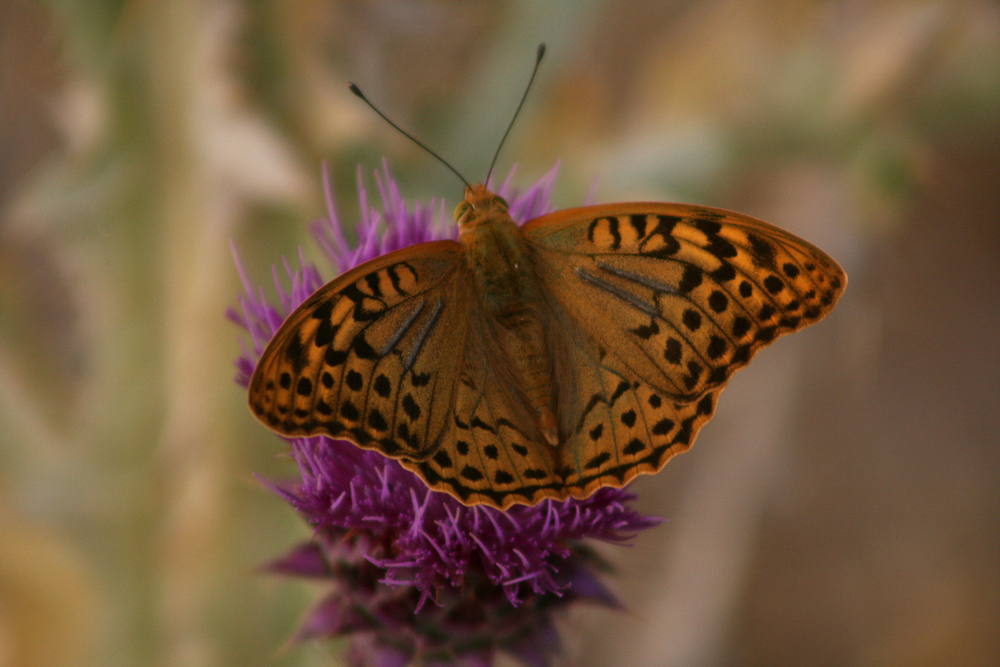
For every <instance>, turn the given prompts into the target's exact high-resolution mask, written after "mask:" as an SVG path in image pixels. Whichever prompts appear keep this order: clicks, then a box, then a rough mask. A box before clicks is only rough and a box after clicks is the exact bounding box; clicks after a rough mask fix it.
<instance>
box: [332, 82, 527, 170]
mask: <svg viewBox="0 0 1000 667" xmlns="http://www.w3.org/2000/svg"><path fill="white" fill-rule="evenodd" d="M347 88H348V89H349V90H350V91H351V92H352V93H354V94H355V95H357V96H358V97H360V98H361V99H362V100H363V101H364V103H365V104H367V105H368V106H370V107H371V108H372V111H374V112H375V113H377V114H378V115H379V116H382V120H384V121H385V122H387V123H389V125H392V126H393V127H394V128H396V130H397V131H399V133H400V134H402V135H403V136H404V137H406V138H407V139H409V140H410V141H412V142H413V143H415V144H416V145H418V146H420V147H421V148H423V149H424V150H425V151H427V152H428V153H430V154H431V155H433V156H434V157H436V158H437V159H438V160H439V161H440V162H441V164H443V165H444V166H446V167H448V169H451V172H452V173H453V174H455V175H456V176H458V178H459V179H460V180H461V181H462V182H463V183H465V187H467V188H471V187H472V186H471V185H469V182H468V181H467V180H465V177H464V176H462V175H461V174H460V173H458V170H457V169H455V168H454V167H453V166H451V165H450V164H448V162H447V160H445V159H444V158H443V157H441V156H440V155H438V154H437V153H435V152H434V151H432V150H431V149H429V148H427V146H425V145H424V143H423V142H422V141H420V140H419V139H417V138H416V137H414V136H413V135H412V134H410V133H409V132H407V131H406V130H404V129H403V128H401V127H400V126H399V125H396V124H395V123H393V122H392V121H391V120H389V117H388V116H386V115H385V114H384V113H382V112H381V111H379V109H378V107H377V106H375V105H374V104H372V103H371V100H369V99H368V98H367V97H365V94H364V93H362V92H361V89H360V88H358V87H357V86H356V85H355V84H353V83H348V84H347ZM518 108H520V107H518Z"/></svg>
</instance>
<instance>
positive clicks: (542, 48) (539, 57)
mask: <svg viewBox="0 0 1000 667" xmlns="http://www.w3.org/2000/svg"><path fill="white" fill-rule="evenodd" d="M544 55H545V43H544V42H543V43H541V44H539V45H538V53H537V54H536V55H535V69H533V70H531V78H530V79H528V85H527V86H525V87H524V94H523V95H521V102H520V104H518V105H517V111H515V112H514V117H513V118H511V119H510V125H508V126H507V131H506V132H504V133H503V139H501V140H500V145H499V146H497V152H496V153H494V154H493V162H490V170H489V171H488V172H486V180H485V181H483V182H484V183H489V182H490V176H492V175H493V167H494V166H496V163H497V158H498V157H500V149H501V148H503V142H505V141H507V135H508V134H510V129H511V128H512V127H514V121H515V120H517V115H518V114H519V113H521V107H523V106H524V101H525V100H526V99H528V91H529V90H531V84H532V83H534V82H535V75H536V74H538V66H539V65H541V64H542V57H543V56H544Z"/></svg>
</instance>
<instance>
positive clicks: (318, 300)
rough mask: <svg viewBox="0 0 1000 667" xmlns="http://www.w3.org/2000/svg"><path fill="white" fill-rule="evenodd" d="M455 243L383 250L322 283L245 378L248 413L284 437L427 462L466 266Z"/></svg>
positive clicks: (459, 318)
mask: <svg viewBox="0 0 1000 667" xmlns="http://www.w3.org/2000/svg"><path fill="white" fill-rule="evenodd" d="M462 252H463V251H462V246H461V245H460V244H458V243H456V242H455V241H435V242H431V243H423V244H418V245H414V246H410V247H408V248H404V249H402V250H398V251H396V252H392V253H389V254H387V255H383V256H382V257H379V258H377V259H374V260H372V261H370V262H366V263H365V264H362V265H361V266H359V267H356V268H355V269H352V270H351V271H348V272H346V273H344V274H343V275H341V276H339V277H338V278H336V279H334V280H333V281H331V282H330V283H328V284H326V285H325V286H323V287H322V288H321V289H319V290H318V291H317V292H316V293H315V294H313V295H312V296H311V297H309V299H307V300H306V301H305V302H303V303H302V305H300V306H299V307H298V309H296V310H295V312H293V313H292V314H291V315H290V316H289V317H288V319H287V320H286V321H285V323H284V324H283V325H282V327H281V329H280V330H279V331H278V333H277V334H276V335H275V336H274V338H273V339H272V340H271V342H270V344H269V345H268V346H267V349H266V350H265V351H264V354H263V355H262V356H261V359H260V362H259V363H258V364H257V368H256V370H255V372H254V375H253V378H252V379H251V381H250V392H249V401H250V409H251V411H252V412H253V413H254V414H255V415H256V416H257V417H258V419H260V420H261V421H262V422H263V423H264V424H265V425H267V426H269V427H270V428H271V429H273V430H275V431H277V432H278V433H281V434H282V435H286V436H311V435H317V434H320V433H326V434H328V435H331V436H335V437H343V438H347V439H350V440H352V441H353V442H355V443H357V444H358V445H361V446H363V447H366V448H369V449H378V450H379V451H381V452H383V453H384V454H387V455H389V456H394V457H404V456H405V457H410V458H423V457H425V456H427V455H428V454H429V453H430V452H431V451H433V449H434V448H435V447H436V446H437V441H438V439H439V437H440V435H441V433H442V432H444V431H445V430H446V425H447V424H448V420H449V419H450V417H451V410H452V402H453V397H454V392H455V386H454V384H455V381H456V378H457V373H456V372H455V368H454V364H448V363H442V362H443V361H444V360H445V359H446V355H445V351H446V350H449V349H451V350H454V349H463V348H464V346H465V338H466V332H467V322H468V317H467V313H466V312H464V308H465V305H466V300H467V297H468V294H467V288H466V287H465V283H467V281H462V280H460V279H459V278H461V277H463V276H464V275H465V273H466V272H467V269H466V267H465V264H464V262H463V261H462V257H463V255H462Z"/></svg>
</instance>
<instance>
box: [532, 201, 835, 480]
mask: <svg viewBox="0 0 1000 667" xmlns="http://www.w3.org/2000/svg"><path fill="white" fill-rule="evenodd" d="M522 229H523V232H524V235H525V237H526V238H527V240H528V242H529V244H530V245H531V247H532V250H533V254H534V257H535V269H536V272H537V275H538V278H539V282H540V284H541V286H542V289H543V291H544V292H545V294H546V298H547V300H548V307H549V310H550V312H551V314H552V317H553V322H554V326H553V328H554V329H557V330H559V331H563V332H566V333H565V334H564V335H565V336H566V338H567V340H566V343H567V344H566V351H565V353H564V354H565V355H567V356H566V358H565V359H564V360H563V361H561V362H560V361H559V359H558V358H557V375H558V376H559V377H558V378H557V385H558V387H559V389H560V392H561V393H560V395H559V406H560V407H559V411H560V417H561V424H560V429H561V433H560V437H561V440H562V442H563V445H562V449H563V450H564V451H563V453H562V457H563V459H562V461H561V462H560V463H559V464H558V465H561V466H562V467H563V472H564V473H565V474H564V478H565V481H566V485H567V488H568V489H569V491H570V492H571V493H572V494H573V495H587V494H589V493H590V492H591V491H592V490H594V489H596V488H598V487H600V486H604V485H609V484H610V485H613V486H622V485H623V484H625V483H627V482H628V480H630V479H632V478H633V477H635V476H636V475H637V474H641V473H647V472H656V471H657V470H659V469H660V468H662V466H663V465H664V464H665V463H666V461H667V460H668V459H669V458H670V456H672V455H673V454H676V453H678V452H680V451H684V450H685V449H687V448H688V447H690V445H691V443H692V442H693V441H694V438H695V436H696V435H697V433H698V430H699V429H700V428H701V426H702V425H703V424H704V423H705V422H707V421H708V420H709V419H710V418H711V416H712V414H713V412H714V408H715V401H716V398H717V397H718V394H719V392H720V391H721V390H722V388H723V387H724V385H725V383H726V382H727V381H728V380H729V378H730V377H731V376H732V374H733V372H735V371H736V370H738V369H740V368H742V367H744V366H746V365H747V363H749V361H750V360H751V359H752V358H753V356H754V355H755V354H756V352H757V351H758V350H760V349H761V348H762V347H764V346H765V345H768V344H769V343H771V342H772V341H773V340H775V339H776V338H777V337H779V336H781V335H784V334H786V333H791V332H793V331H796V330H798V329H801V328H802V327H804V326H807V325H809V324H812V323H814V322H817V321H819V320H820V319H822V318H823V317H824V316H825V315H826V314H827V313H829V312H830V310H831V309H832V308H833V307H834V305H835V304H836V303H837V300H838V299H839V298H840V295H841V294H842V293H843V290H844V287H845V285H846V283H847V278H846V276H845V275H844V272H843V271H842V270H841V268H840V267H839V266H838V265H837V263H836V262H834V261H833V260H832V259H831V258H830V257H829V256H827V255H826V254H825V253H823V252H822V251H821V250H819V249H817V248H815V247H814V246H812V245H810V244H809V243H807V242H805V241H803V240H802V239H799V238H798V237H796V236H794V235H792V234H789V233H788V232H785V231H783V230H781V229H778V228H777V227H774V226H772V225H769V224H767V223H765V222H762V221H760V220H756V219H754V218H750V217H748V216H744V215H741V214H738V213H731V212H729V211H722V210H719V209H711V208H704V207H697V206H687V205H680V204H661V203H638V204H618V205H607V206H592V207H584V208H577V209H568V210H564V211H559V212H556V213H553V214H550V215H547V216H543V217H541V218H537V219H535V220H532V221H529V222H528V223H527V224H526V225H525V226H524V227H523V228H522Z"/></svg>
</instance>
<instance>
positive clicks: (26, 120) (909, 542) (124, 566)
mask: <svg viewBox="0 0 1000 667" xmlns="http://www.w3.org/2000/svg"><path fill="white" fill-rule="evenodd" d="M541 41H545V42H547V43H548V45H549V56H548V58H547V60H546V62H545V64H544V66H543V68H542V73H541V75H540V77H539V80H538V82H537V84H536V87H535V90H534V92H533V94H532V97H531V99H530V100H529V101H528V103H527V106H526V109H525V112H524V114H523V115H522V117H521V120H520V121H519V124H518V127H516V128H515V130H514V132H513V134H512V137H511V141H510V142H509V144H508V145H507V147H506V149H505V151H504V153H503V154H502V155H501V159H500V165H499V169H500V172H501V173H504V172H506V171H507V169H509V167H510V166H511V165H512V164H514V163H515V162H517V163H519V164H520V170H519V174H520V177H519V182H520V183H521V184H522V185H527V184H529V183H530V182H532V180H533V179H534V178H536V177H537V176H539V175H540V174H542V173H543V172H544V171H545V170H547V169H548V168H549V167H550V166H551V165H552V164H553V163H554V162H555V161H556V160H557V159H558V160H561V161H562V171H561V176H560V178H559V180H558V181H557V187H556V201H557V203H558V204H559V205H560V206H568V205H572V204H576V203H580V202H582V200H583V198H584V196H585V195H586V192H587V191H588V188H590V187H591V186H592V184H593V183H595V182H596V186H595V188H596V189H595V193H596V198H597V199H598V200H600V201H622V200H628V199H639V198H642V199H662V200H675V201H676V200H680V201H688V202H692V203H700V204H706V205H714V206H721V207H725V208H732V209H737V210H740V211H743V212H746V213H749V214H752V215H755V216H758V217H762V218H764V219H767V220H769V221H772V222H774V223H776V224H778V225H781V226H783V227H786V228H788V229H790V230H792V231H794V232H797V233H799V234H800V235H803V236H805V237H806V238H808V239H809V240H811V241H813V242H814V243H816V244H817V245H819V246H820V247H822V248H823V249H825V250H827V251H828V252H829V253H830V254H831V255H833V256H834V257H836V258H837V259H838V260H839V261H840V262H841V263H842V264H843V265H844V267H845V268H846V270H847V272H848V274H849V276H850V279H851V282H850V285H849V287H848V290H847V294H846V296H845V297H844V299H843V301H842V302H841V305H840V306H839V307H838V309H837V310H836V311H835V312H834V313H833V315H832V316H831V317H829V318H828V319H827V320H825V321H824V322H823V323H822V324H820V325H819V326H816V327H814V328H811V329H809V330H807V331H806V332H803V333H801V334H798V335H796V336H793V337H791V338H788V339H782V340H781V341H780V342H779V343H778V344H776V345H775V346H774V347H773V348H770V349H769V350H768V351H766V352H765V353H763V354H761V355H760V357H759V358H758V360H757V361H756V362H755V363H754V364H753V365H752V366H751V367H750V368H749V369H748V370H746V371H744V372H743V373H741V374H739V375H738V376H737V377H736V378H735V379H734V380H733V381H732V383H731V385H730V388H729V389H728V390H727V391H726V392H725V398H724V399H723V400H722V401H721V405H720V408H719V412H718V415H717V417H716V419H715V420H714V421H713V422H712V424H710V425H709V426H708V427H707V428H706V429H705V430H704V432H703V434H702V436H701V438H700V439H699V442H698V445H697V446H696V447H695V448H694V450H693V451H692V452H690V453H689V454H687V455H685V456H683V457H680V458H679V459H677V460H675V461H673V462H671V464H670V465H669V466H668V467H667V469H666V470H664V471H663V472H662V473H661V474H659V475H657V476H655V477H647V478H643V479H642V480H640V481H639V482H638V483H636V484H635V485H634V487H633V488H634V489H635V490H636V491H637V492H638V493H639V494H640V501H639V504H640V506H641V508H642V509H644V510H645V511H647V512H649V513H652V514H656V515H659V516H663V517H667V518H668V521H667V522H666V523H665V524H664V525H662V526H661V527H659V528H657V529H655V530H653V531H650V532H648V533H647V534H645V535H642V536H641V537H640V538H639V539H638V540H637V543H636V546H635V547H633V548H632V549H621V548H618V547H610V548H605V549H602V551H603V552H604V553H606V554H608V557H609V558H610V559H612V560H613V562H614V563H615V564H616V565H617V567H618V574H617V575H616V576H615V577H613V578H612V579H611V586H612V587H613V588H614V589H615V590H616V592H618V593H619V595H620V596H621V598H622V600H623V602H624V603H625V604H626V606H627V607H628V610H629V611H628V612H626V613H614V612H609V611H604V610H591V609H582V610H578V612H576V613H574V614H571V615H570V616H569V617H567V618H565V619H564V620H563V624H562V628H563V631H564V636H565V643H566V653H567V657H566V664H572V665H581V666H597V665H621V664H627V665H633V666H637V667H640V666H649V667H654V666H664V667H702V666H704V667H709V666H714V665H738V666H746V667H751V666H757V665H760V666H764V665H768V666H770V665H788V666H798V665H818V666H823V665H857V666H859V667H868V666H871V667H876V666H877V667H895V666H899V667H924V666H928V667H929V666H932V665H961V666H969V665H997V664H1000V529H998V525H1000V492H998V487H1000V447H998V444H1000V443H998V440H1000V436H998V431H1000V417H998V415H1000V409H998V405H997V403H998V397H1000V351H998V348H997V340H998V336H1000V334H998V331H1000V186H998V183H1000V7H998V5H997V4H996V3H994V2H987V1H985V0H983V1H976V0H969V1H967V2H966V1H960V0H958V1H951V2H947V1H944V0H940V1H934V0H925V1H906V0H882V1H880V2H861V1H858V0H839V1H828V2H818V1H805V2H802V1H796V2H790V1H782V2H770V3H759V2H750V1H749V0H705V1H700V2H696V1H691V0H688V1H684V0H668V1H662V0H637V1H634V2H610V1H608V0H604V1H601V0H580V1H576V2H568V1H566V2H532V0H521V1H520V2H499V1H496V0H481V1H475V2H459V1H457V0H451V1H449V0H420V1H416V2H403V1H401V0H372V1H356V2H346V1H334V0H327V1H322V2H320V1H316V0H307V1H305V2H295V3H288V2H281V1H280V0H242V1H240V0H202V1H200V2H195V1H192V0H144V1H142V2H137V1H127V0H50V1H49V2H44V3H39V2H33V1H31V0H4V1H3V2H2V3H0V667H8V666H11V667H13V666H17V667H21V666H25V667H34V666H38V667H41V666H50V665H51V666H83V665H100V666H116V665H121V666H131V665H166V666H171V667H173V666H178V667H202V666H205V667H208V666H215V665H240V666H252V665H276V666H277V665H296V666H299V665H302V666H305V665H310V666H311V665H336V664H340V663H339V660H340V658H339V647H338V645H337V644H331V645H307V646H303V647H292V648H287V647H285V641H286V640H287V638H288V637H289V636H290V635H291V633H292V632H293V629H294V627H295V624H296V622H297V620H298V619H299V617H300V615H301V614H302V613H303V612H304V610H305V609H306V608H307V606H308V604H309V602H310V601H311V600H313V599H315V598H316V596H317V595H318V594H319V593H320V591H319V590H317V589H314V588H310V587H309V586H306V585H303V584H299V583H293V582H287V581H281V580H274V579H271V578H268V577H263V576H259V575H258V574H257V573H256V572H255V568H256V567H257V566H258V565H259V564H260V563H262V562H264V561H266V560H267V559H269V558H272V557H275V556H277V555H279V554H280V553H282V552H283V551H284V550H285V549H287V548H288V547H289V546H291V545H292V544H293V543H294V542H295V541H296V540H297V539H301V538H303V537H304V536H307V535H308V528H307V527H306V526H304V525H303V524H302V523H301V522H300V521H299V520H298V519H297V518H296V516H295V515H294V513H293V512H292V511H291V510H290V509H289V508H288V507H287V506H286V505H285V504H284V503H282V502H281V501H280V500H278V499H277V498H276V497H274V496H272V495H271V494H269V493H268V492H266V491H265V490H263V489H262V487H261V485H260V484H259V483H258V482H257V481H256V480H255V479H254V478H253V476H252V475H253V473H255V472H256V473H261V474H263V475H265V476H270V477H279V478H280V477H286V476H290V475H292V474H293V472H294V471H293V469H292V468H291V467H290V466H289V464H288V462H287V461H286V460H284V459H282V458H281V457H280V456H277V455H278V454H279V453H280V451H281V447H280V444H279V443H278V441H277V440H276V439H275V438H273V437H271V436H270V435H268V433H266V432H265V431H264V429H262V428H260V427H259V426H258V425H257V424H256V422H254V421H253V420H252V419H251V418H250V415H249V413H248V412H247V410H246V409H245V406H244V396H243V394H242V392H241V391H240V390H239V389H238V388H237V387H235V385H233V384H232V383H231V375H232V367H231V361H232V359H233V358H234V357H235V355H236V353H237V345H236V334H237V332H236V331H235V328H234V327H232V326H230V325H229V324H228V323H227V322H226V321H225V320H224V319H223V310H224V308H225V307H226V306H227V305H229V304H232V303H234V299H235V295H236V293H237V290H238V280H237V275H236V272H235V270H234V267H233V262H232V258H231V254H230V247H229V244H230V241H231V240H232V241H234V242H235V244H236V246H237V248H238V249H239V251H240V253H241V255H242V257H243V258H244V259H245V261H246V264H247V267H248V270H249V272H250V274H251V275H252V276H253V278H254V279H255V280H256V281H257V282H259V283H264V282H265V281H267V280H268V277H269V275H270V265H271V263H273V262H276V261H279V259H280V255H281V253H284V254H286V255H289V256H292V255H293V254H294V252H295V249H296V247H297V246H298V245H299V244H301V245H302V246H303V248H304V249H305V252H306V254H307V256H309V257H311V258H314V259H318V258H319V253H318V252H317V251H316V250H315V248H314V247H313V246H312V245H311V243H310V242H309V241H308V239H307V236H306V233H305V225H306V223H307V222H308V221H310V220H312V219H314V218H315V217H317V216H318V215H320V214H321V212H322V196H321V191H320V188H319V184H320V181H319V171H320V163H321V161H322V160H324V159H326V160H329V161H330V164H331V167H332V172H333V175H334V178H335V183H336V187H337V195H338V202H339V207H340V210H341V211H342V213H344V214H345V217H346V218H347V219H353V218H354V216H355V215H356V212H357V200H356V196H355V194H354V178H355V175H354V170H355V168H356V165H358V164H361V165H362V167H363V169H364V171H365V172H366V173H369V174H370V173H371V170H372V169H374V168H376V167H378V166H379V160H380V158H381V156H383V155H384V156H386V157H387V158H388V159H389V162H390V165H391V167H392V169H393V171H394V173H395V175H396V176H397V177H398V179H399V181H400V184H401V189H402V191H403V193H404V195H405V196H407V197H408V198H421V199H427V198H429V197H430V196H431V195H439V196H440V195H445V196H446V197H448V201H449V202H450V205H454V203H456V202H457V200H458V198H459V196H460V194H461V189H460V187H459V185H458V184H457V182H456V181H455V179H454V178H453V177H452V176H451V175H450V174H449V173H448V172H447V171H445V170H444V169H443V168H442V167H440V166H439V165H437V164H436V163H435V162H433V161H432V159H430V158H429V157H428V156H426V155H425V154H422V153H421V152H420V151H419V150H418V149H416V148H415V147H413V146H412V145H410V144H409V143H408V142H406V141H405V140H404V139H403V138H401V137H400V136H398V135H397V134H395V133H394V132H393V131H392V130H390V129H389V128H388V127H387V126H386V125H385V124H383V123H382V122H381V121H380V120H379V119H377V118H376V117H375V116H374V114H372V113H371V112H370V111H368V110H367V109H366V108H364V107H363V105H361V103H360V102H359V101H358V100H357V99H355V98H354V97H352V96H351V95H349V94H348V92H347V91H346V89H345V87H344V83H345V82H346V81H347V80H354V81H357V82H358V83H359V84H361V85H362V87H363V88H364V89H365V91H366V92H367V93H368V95H369V96H370V97H371V98H372V99H373V100H375V101H377V103H379V104H381V106H382V107H383V108H384V110H385V111H386V112H387V113H388V114H389V115H390V116H392V117H393V118H395V119H396V120H397V121H398V122H400V123H401V124H402V125H403V126H405V127H407V128H410V129H412V130H413V131H414V133H415V134H417V135H418V136H419V137H421V138H423V139H424V140H425V141H426V142H427V143H429V144H430V145H431V146H434V147H436V148H438V149H439V150H440V152H442V153H443V154H444V155H445V156H446V157H448V158H449V159H451V160H452V161H453V162H454V163H455V164H456V166H457V167H458V168H459V169H460V170H462V171H464V172H465V173H466V174H468V177H469V178H471V179H478V178H481V174H482V173H483V172H484V171H485V168H486V165H487V164H488V162H489V158H490V157H491V156H492V151H493V149H494V147H495V144H496V142H497V140H498V139H499V137H500V135H501V134H502V131H503V128H504V126H505V124H506V122H507V121H508V120H509V117H510V114H511V112H512V111H513V108H514V107H515V106H516V103H517V98H518V95H519V94H520V91H521V88H522V86H523V85H524V83H525V81H526V79H527V76H528V73H529V71H530V67H531V62H532V58H533V55H534V50H535V46H536V45H537V44H538V43H539V42H541ZM595 179H596V181H595ZM323 266H324V269H326V270H327V272H326V275H327V276H330V275H331V273H330V271H329V270H328V268H327V267H326V266H325V265H323Z"/></svg>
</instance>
